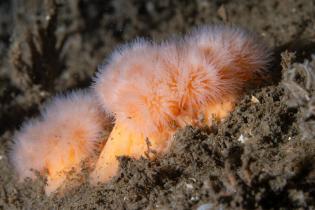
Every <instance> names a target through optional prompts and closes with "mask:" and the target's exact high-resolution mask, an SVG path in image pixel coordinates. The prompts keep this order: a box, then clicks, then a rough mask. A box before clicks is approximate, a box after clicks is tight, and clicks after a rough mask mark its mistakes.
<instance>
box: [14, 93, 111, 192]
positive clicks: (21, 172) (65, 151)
mask: <svg viewBox="0 0 315 210" xmlns="http://www.w3.org/2000/svg"><path fill="white" fill-rule="evenodd" d="M110 123H111V121H110V120H109V118H107V117H106V116H105V115H104V114H103V113H102V112H101V111H100V109H99V108H98V104H97V102H96V100H95V98H94V95H93V94H92V93H91V92H88V91H78V92H72V93H70V94H67V95H65V96H57V97H55V98H54V99H53V100H52V101H51V102H50V103H48V104H46V105H45V106H44V108H43V109H42V110H41V116H40V117H39V118H37V119H33V120H30V121H28V122H26V123H24V124H23V126H22V128H21V130H20V131H19V132H17V133H16V134H15V136H14V139H13V140H14V144H13V147H12V151H11V153H10V157H11V162H12V164H13V166H14V168H15V169H16V171H17V174H18V176H19V179H20V180H21V181H22V180H24V178H26V177H30V178H32V179H34V178H36V176H35V173H34V171H38V172H40V173H41V174H42V175H45V174H46V173H47V186H46V188H45V191H46V194H50V193H51V192H54V191H55V190H56V189H57V188H59V187H60V186H61V184H62V183H63V182H64V181H65V179H66V176H67V173H68V172H69V171H71V170H75V171H76V172H78V171H80V170H81V167H80V166H81V165H80V163H81V162H82V161H83V160H85V159H87V158H88V157H90V156H92V155H93V154H94V153H95V149H96V146H97V143H99V142H100V141H101V140H103V139H102V135H101V134H102V132H103V131H104V128H105V127H106V126H107V127H108V126H109V125H110Z"/></svg>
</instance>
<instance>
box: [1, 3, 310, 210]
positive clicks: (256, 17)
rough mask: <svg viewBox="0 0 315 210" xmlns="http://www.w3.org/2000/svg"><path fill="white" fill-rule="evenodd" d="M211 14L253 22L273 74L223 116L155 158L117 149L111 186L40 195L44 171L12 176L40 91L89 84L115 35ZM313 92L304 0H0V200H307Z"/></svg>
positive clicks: (31, 203) (220, 204) (70, 205)
mask: <svg viewBox="0 0 315 210" xmlns="http://www.w3.org/2000/svg"><path fill="white" fill-rule="evenodd" d="M214 23H226V24H233V25H239V26H242V27H245V28H248V29H250V30H252V31H255V32H257V33H258V34H260V35H261V36H262V37H263V38H264V39H265V40H266V41H267V42H268V43H269V45H270V46H271V47H272V48H273V52H274V62H273V65H271V66H270V72H271V73H272V75H273V81H270V82H269V83H268V84H265V85H264V86H263V87H259V88H258V87H257V88H255V89H252V90H248V92H247V94H246V96H245V97H244V98H243V99H242V100H241V101H240V103H239V104H238V106H237V107H236V109H235V111H234V112H233V113H232V114H231V115H230V117H229V118H228V119H226V121H225V122H224V123H221V124H218V125H216V126H213V127H212V128H203V129H197V128H193V127H187V128H185V129H182V130H180V131H178V132H177V134H176V135H175V137H174V142H173V145H172V148H171V151H170V152H169V153H168V154H167V155H165V156H163V157H158V158H157V159H156V160H153V161H149V160H147V159H140V160H132V159H130V158H127V157H122V158H121V159H120V160H121V170H120V172H119V174H118V176H117V177H116V178H115V179H113V180H112V181H111V183H108V184H104V185H100V186H97V187H92V186H89V185H88V184H87V182H85V183H84V184H83V185H80V187H75V188H74V189H72V190H69V191H68V192H67V193H65V194H63V195H54V196H51V197H46V196H45V195H44V191H43V186H44V184H45V182H44V180H43V179H39V180H37V181H31V180H27V181H26V182H25V183H17V182H16V177H15V175H14V171H13V170H12V168H11V167H10V164H9V161H8V157H7V154H8V151H9V147H10V144H11V143H12V135H13V133H14V131H15V130H16V129H18V128H19V127H20V125H21V123H22V122H23V121H24V120H26V119H28V118H30V117H35V116H36V114H37V113H38V109H39V108H40V107H41V104H42V103H43V102H44V101H45V100H47V99H49V98H50V97H51V96H53V95H54V94H56V93H58V92H60V91H66V90H69V89H75V88H81V87H87V86H89V84H90V82H91V77H92V76H93V74H94V73H95V71H96V69H97V65H99V64H101V63H102V62H103V59H104V58H105V57H106V56H107V55H108V54H109V53H110V52H111V51H112V50H113V49H115V47H117V46H118V45H119V44H122V43H124V42H127V41H130V40H132V39H134V38H136V37H137V36H145V37H149V38H151V39H153V40H156V41H160V40H163V39H165V38H168V37H171V36H172V35H173V34H181V33H185V32H187V31H189V30H191V29H192V28H193V27H195V26H198V25H202V24H214ZM293 52H294V53H295V54H293ZM312 55H313V56H312ZM314 94H315V3H314V2H313V1H309V0H266V1H258V0H255V1H240V0H238V1H228V0H222V1H220V0H216V1H206V0H195V1H179V0H178V1H175V0H174V1H173V0H160V1H145V0H132V1H127V0H115V1H114V0H112V1H100V0H93V1H90V0H74V1H56V2H53V1H48V0H46V1H39V0H30V1H18V0H13V1H0V101H1V103H0V209H199V210H206V209H315V96H314ZM81 178H84V176H83V177H81ZM75 179H76V178H75V177H71V175H70V178H69V182H76V180H75Z"/></svg>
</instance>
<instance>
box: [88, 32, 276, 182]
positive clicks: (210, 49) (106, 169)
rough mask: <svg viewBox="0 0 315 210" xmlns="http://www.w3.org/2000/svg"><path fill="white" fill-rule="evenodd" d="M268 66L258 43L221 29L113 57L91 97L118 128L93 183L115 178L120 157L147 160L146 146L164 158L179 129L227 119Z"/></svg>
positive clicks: (138, 44)
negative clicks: (174, 134) (94, 98)
mask: <svg viewBox="0 0 315 210" xmlns="http://www.w3.org/2000/svg"><path fill="white" fill-rule="evenodd" d="M269 58H270V53H269V51H268V50H267V48H266V47H265V46H264V45H263V44H261V43H260V42H258V41H257V39H256V38H255V36H253V35H251V34H250V33H248V32H246V31H243V30H241V29H237V28H233V27H225V26H214V27H204V28H199V29H197V30H195V31H194V32H193V33H191V34H189V35H187V36H186V37H184V38H183V39H178V40H172V41H169V42H164V43H162V44H160V45H157V44H153V43H150V42H148V41H145V40H141V39H140V40H136V41H135V42H134V43H132V44H129V45H126V47H124V48H121V49H119V50H118V51H116V52H115V53H113V55H112V56H111V57H110V59H109V61H108V64H107V65H103V66H102V67H101V68H100V70H99V73H98V75H97V77H96V79H95V85H94V89H95V92H96V95H97V96H98V99H99V101H100V104H101V105H102V106H103V108H104V109H105V110H106V111H107V112H110V113H113V114H114V117H115V119H116V121H115V126H114V129H113V131H112V133H111V135H110V137H109V139H108V141H107V143H106V145H105V147H104V149H103V151H102V152H101V155H100V157H99V160H98V162H97V164H96V168H95V170H94V171H93V172H92V174H91V182H92V183H93V184H95V183H97V182H106V181H108V180H109V179H110V178H111V177H113V176H114V175H115V174H116V172H117V169H118V161H117V156H123V155H125V156H130V157H134V158H139V157H140V156H144V154H145V152H146V150H147V141H146V140H147V139H148V140H149V141H150V144H151V148H152V149H153V150H155V151H156V152H157V153H164V152H166V151H167V149H168V146H169V145H170V143H171V136H172V134H173V133H174V132H175V130H176V129H177V128H179V127H184V126H186V125H195V126H199V125H211V124H212V123H213V121H220V120H222V119H224V118H225V117H226V116H227V115H228V114H229V113H230V112H231V111H232V110H233V108H234V105H235V102H236V101H237V100H238V98H239V97H240V96H241V94H242V92H243V91H244V89H245V88H246V87H248V84H254V83H255V82H259V81H261V80H262V79H263V78H264V77H265V75H264V74H266V72H265V69H266V66H267V64H268V62H269Z"/></svg>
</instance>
